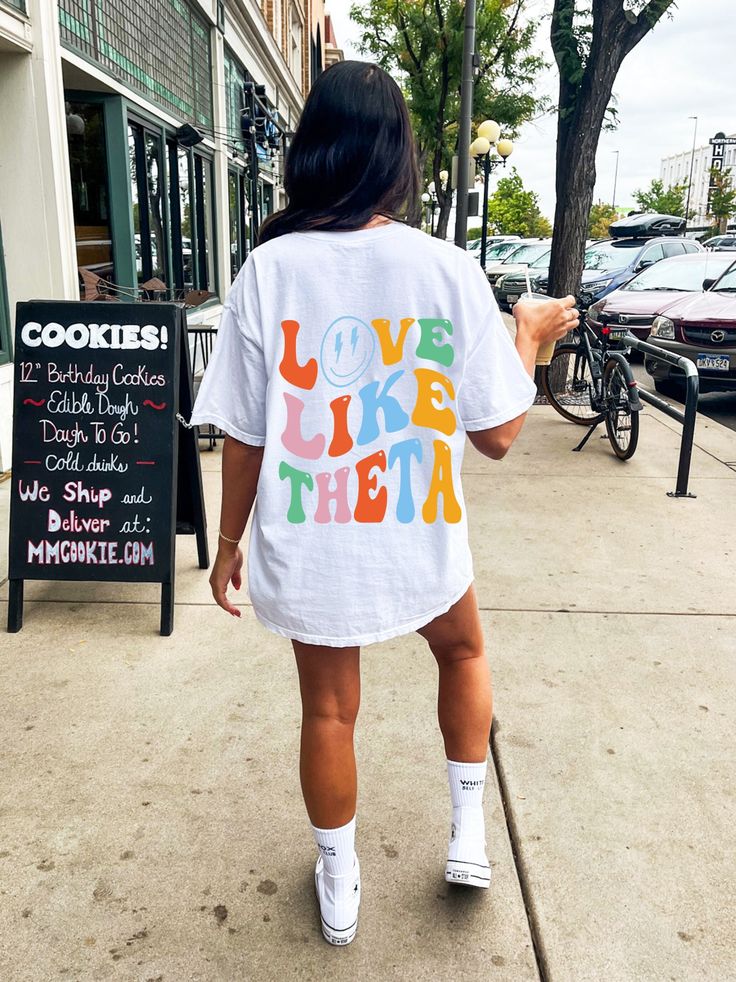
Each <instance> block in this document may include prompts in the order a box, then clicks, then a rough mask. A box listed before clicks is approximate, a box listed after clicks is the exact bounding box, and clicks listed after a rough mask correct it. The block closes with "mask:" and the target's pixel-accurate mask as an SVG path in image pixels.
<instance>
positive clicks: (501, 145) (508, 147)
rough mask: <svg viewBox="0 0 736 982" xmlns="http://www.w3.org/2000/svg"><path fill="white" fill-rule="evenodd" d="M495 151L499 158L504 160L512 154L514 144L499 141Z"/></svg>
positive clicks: (509, 141)
mask: <svg viewBox="0 0 736 982" xmlns="http://www.w3.org/2000/svg"><path fill="white" fill-rule="evenodd" d="M496 150H498V154H499V156H500V157H503V159H504V160H505V159H506V158H507V157H510V156H511V154H512V153H513V152H514V144H513V143H512V142H511V140H499V141H498V143H497V144H496Z"/></svg>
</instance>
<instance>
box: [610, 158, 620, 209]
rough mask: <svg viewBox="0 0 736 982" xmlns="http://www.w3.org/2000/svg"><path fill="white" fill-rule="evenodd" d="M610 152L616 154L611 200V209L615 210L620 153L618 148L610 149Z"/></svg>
mask: <svg viewBox="0 0 736 982" xmlns="http://www.w3.org/2000/svg"><path fill="white" fill-rule="evenodd" d="M611 153H615V154H616V170H615V171H614V174H613V201H612V202H611V210H612V211H615V210H616V187H617V185H618V157H619V154H620V153H621V151H620V150H612V151H611Z"/></svg>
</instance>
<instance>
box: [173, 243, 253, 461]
mask: <svg viewBox="0 0 736 982" xmlns="http://www.w3.org/2000/svg"><path fill="white" fill-rule="evenodd" d="M247 265H248V263H247V262H246V266H247ZM261 336H262V335H261V325H260V323H259V312H258V302H257V292H256V290H255V283H254V276H253V270H252V267H251V268H250V269H246V267H245V266H244V267H243V269H242V270H241V274H239V276H238V277H237V278H236V282H235V283H233V287H232V289H231V291H230V295H229V297H228V299H227V300H226V302H225V305H224V308H223V311H222V317H221V319H220V325H219V328H218V331H217V338H216V339H215V343H214V346H213V349H212V354H211V355H210V359H209V362H208V365H207V368H206V369H205V373H204V377H203V379H202V384H201V385H200V388H199V392H198V393H197V398H196V401H195V403H194V411H193V413H192V419H191V422H192V423H194V424H198V425H199V424H202V423H212V424H213V425H214V426H217V427H218V428H219V429H221V430H223V431H224V432H225V433H227V434H229V435H230V436H232V437H234V438H235V439H236V440H239V441H240V442H241V443H247V444H250V445H251V446H255V447H262V446H264V445H265V443H266V388H267V375H266V365H265V360H264V357H263V348H262V344H261V340H260V339H261Z"/></svg>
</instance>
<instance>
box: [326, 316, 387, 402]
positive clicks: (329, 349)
mask: <svg viewBox="0 0 736 982" xmlns="http://www.w3.org/2000/svg"><path fill="white" fill-rule="evenodd" d="M375 348H376V335H375V334H374V332H373V331H372V330H371V329H370V327H368V325H367V324H365V323H364V322H363V321H361V320H358V318H357V317H338V318H337V320H335V321H333V322H332V323H331V324H330V326H329V327H328V328H327V330H326V331H325V336H324V337H323V338H322V346H321V348H320V351H319V361H320V365H321V367H322V374H323V375H324V377H325V378H326V379H327V381H328V382H329V383H330V385H334V386H335V387H336V388H338V389H343V388H345V386H346V385H352V383H353V382H357V380H358V379H359V378H360V376H361V375H362V374H363V372H364V371H365V370H366V369H367V368H368V366H369V365H370V363H371V361H372V360H373V354H374V352H375Z"/></svg>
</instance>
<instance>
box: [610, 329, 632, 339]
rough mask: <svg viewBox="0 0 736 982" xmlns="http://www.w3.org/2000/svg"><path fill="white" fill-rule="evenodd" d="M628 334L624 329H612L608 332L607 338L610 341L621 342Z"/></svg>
mask: <svg viewBox="0 0 736 982" xmlns="http://www.w3.org/2000/svg"><path fill="white" fill-rule="evenodd" d="M628 333H629V332H628V330H627V329H626V328H625V327H612V328H611V329H610V331H609V332H608V337H609V339H610V340H611V341H622V340H623V339H624V338H625V337H626V335H627V334H628Z"/></svg>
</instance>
